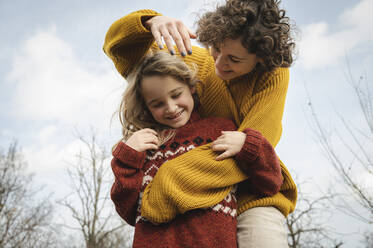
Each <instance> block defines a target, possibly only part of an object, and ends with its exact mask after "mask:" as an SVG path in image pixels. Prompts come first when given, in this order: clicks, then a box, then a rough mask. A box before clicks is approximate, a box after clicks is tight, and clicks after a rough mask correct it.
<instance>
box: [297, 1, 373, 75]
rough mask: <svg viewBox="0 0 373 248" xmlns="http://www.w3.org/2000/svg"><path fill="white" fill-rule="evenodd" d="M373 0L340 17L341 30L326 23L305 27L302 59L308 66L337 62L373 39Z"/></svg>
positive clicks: (359, 4)
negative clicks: (333, 28)
mask: <svg viewBox="0 0 373 248" xmlns="http://www.w3.org/2000/svg"><path fill="white" fill-rule="evenodd" d="M372 9H373V0H362V1H361V2H360V3H358V4H357V5H356V6H355V7H354V8H352V9H349V10H346V11H345V12H344V13H342V14H341V15H340V17H339V22H340V30H339V31H336V32H331V31H330V30H329V25H328V23H326V22H318V23H313V24H310V25H308V26H306V27H305V28H304V29H303V30H302V34H303V37H302V41H301V42H300V45H299V47H300V56H299V61H300V64H301V65H302V66H304V67H305V68H307V69H312V68H321V67H325V66H329V65H332V64H335V63H336V62H337V61H338V59H340V58H341V57H343V56H344V55H345V54H346V52H348V51H350V50H351V49H354V48H356V47H357V46H359V45H364V44H365V43H367V42H371V41H373V26H372V25H371V23H372V22H373V16H372V15H371V13H370V12H371V11H370V10H372Z"/></svg>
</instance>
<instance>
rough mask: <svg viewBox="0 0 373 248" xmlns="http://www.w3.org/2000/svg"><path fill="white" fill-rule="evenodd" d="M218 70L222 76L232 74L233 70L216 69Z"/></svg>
mask: <svg viewBox="0 0 373 248" xmlns="http://www.w3.org/2000/svg"><path fill="white" fill-rule="evenodd" d="M216 69H217V70H218V72H220V73H221V74H227V73H230V72H232V70H226V71H225V70H222V69H220V68H216Z"/></svg>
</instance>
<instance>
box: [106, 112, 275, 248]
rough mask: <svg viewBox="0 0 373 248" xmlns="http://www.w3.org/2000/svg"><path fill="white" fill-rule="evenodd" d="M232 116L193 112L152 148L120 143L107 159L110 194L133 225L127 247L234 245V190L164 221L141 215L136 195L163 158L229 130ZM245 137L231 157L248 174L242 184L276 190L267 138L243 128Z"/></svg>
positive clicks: (269, 191) (264, 191) (267, 191)
mask: <svg viewBox="0 0 373 248" xmlns="http://www.w3.org/2000/svg"><path fill="white" fill-rule="evenodd" d="M234 130H236V127H235V125H234V124H233V122H232V121H230V120H228V119H223V118H207V119H200V117H199V116H198V114H196V113H193V114H192V116H191V119H190V120H189V122H188V123H187V124H186V125H185V126H183V127H181V128H179V129H178V130H177V132H176V135H175V137H174V138H173V139H172V140H170V141H168V142H166V143H165V144H163V145H162V146H160V148H159V149H158V150H157V151H152V152H150V151H147V152H146V153H145V152H137V151H136V150H134V149H132V148H131V147H129V146H127V145H126V144H124V143H123V142H121V143H120V144H119V145H118V146H117V147H116V148H115V150H114V151H113V156H114V158H113V160H112V163H111V166H112V169H113V172H114V175H115V182H114V184H113V186H112V189H111V198H112V200H113V202H114V204H115V207H116V210H117V212H118V214H119V215H120V216H121V217H122V218H123V219H124V220H125V221H126V222H127V223H129V224H130V225H133V226H135V236H134V241H133V247H135V248H136V247H141V248H143V247H172V248H174V247H222V248H223V247H224V248H229V247H237V244H236V218H235V217H236V209H237V201H236V197H235V192H234V191H232V192H230V193H229V194H228V195H227V197H226V198H225V199H224V200H223V201H221V202H220V203H219V204H217V205H215V206H212V207H210V208H208V209H195V210H192V211H189V212H186V213H184V214H182V215H178V216H177V217H176V218H175V219H174V220H172V221H171V222H169V223H166V224H160V225H155V224H152V223H151V222H149V221H147V220H146V219H144V218H142V217H141V210H140V209H139V206H141V196H142V192H143V191H144V189H145V187H146V186H147V185H148V183H149V182H150V181H151V180H152V179H153V177H154V176H155V175H156V173H157V171H158V169H159V167H160V166H161V165H162V164H163V163H164V162H165V161H167V160H170V159H173V158H174V157H176V156H178V155H180V154H182V153H185V152H187V151H188V150H190V149H193V148H194V147H196V146H200V145H204V144H207V143H210V142H212V141H213V140H215V139H216V138H217V137H219V136H220V135H221V131H234ZM245 133H246V134H247V135H246V141H245V144H244V146H243V147H242V149H241V151H240V153H238V154H237V155H236V159H237V160H238V161H240V162H241V163H240V164H241V165H242V169H243V170H244V171H245V172H247V173H248V174H249V180H248V182H247V183H248V185H249V186H252V185H253V184H255V187H252V188H251V190H252V191H253V192H256V193H257V194H259V195H262V194H264V195H267V194H269V195H272V194H275V193H277V192H278V190H279V189H280V186H281V183H282V178H281V169H280V164H279V160H278V158H277V156H276V154H275V152H274V150H273V148H272V146H271V145H269V143H268V141H266V140H265V138H264V137H263V136H262V135H261V134H260V133H259V132H257V131H254V130H251V129H247V130H245Z"/></svg>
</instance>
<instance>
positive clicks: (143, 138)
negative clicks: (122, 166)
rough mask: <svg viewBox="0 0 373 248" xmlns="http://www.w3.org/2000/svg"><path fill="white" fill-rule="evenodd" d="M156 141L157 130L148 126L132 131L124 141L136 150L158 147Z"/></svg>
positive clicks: (141, 150)
mask: <svg viewBox="0 0 373 248" xmlns="http://www.w3.org/2000/svg"><path fill="white" fill-rule="evenodd" d="M158 142H159V141H158V137H157V132H156V131H154V130H153V129H150V128H144V129H141V130H139V131H136V132H134V133H133V134H132V136H131V137H129V139H128V140H127V141H126V142H124V143H125V144H126V145H128V146H129V147H131V148H133V149H135V150H136V151H138V152H143V151H146V150H149V149H158Z"/></svg>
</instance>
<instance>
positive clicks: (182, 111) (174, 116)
mask: <svg viewBox="0 0 373 248" xmlns="http://www.w3.org/2000/svg"><path fill="white" fill-rule="evenodd" d="M182 113H184V109H183V110H181V111H180V112H179V113H177V114H176V115H173V116H168V117H167V119H169V120H174V119H176V118H178V117H180V116H181V114H182Z"/></svg>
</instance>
